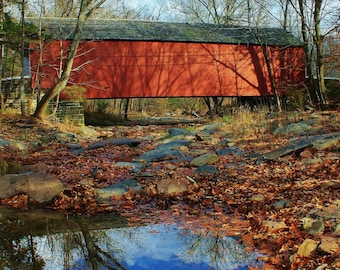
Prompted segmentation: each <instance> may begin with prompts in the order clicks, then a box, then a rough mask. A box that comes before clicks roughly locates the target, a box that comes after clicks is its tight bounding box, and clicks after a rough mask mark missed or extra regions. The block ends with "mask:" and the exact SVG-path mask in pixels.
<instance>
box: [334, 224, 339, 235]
mask: <svg viewBox="0 0 340 270" xmlns="http://www.w3.org/2000/svg"><path fill="white" fill-rule="evenodd" d="M334 235H335V236H340V223H338V224H336V225H335V227H334Z"/></svg>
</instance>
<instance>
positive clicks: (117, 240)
mask: <svg viewBox="0 0 340 270" xmlns="http://www.w3.org/2000/svg"><path fill="white" fill-rule="evenodd" d="M195 229H197V228H195ZM195 232H197V230H195ZM257 255H258V254H255V253H249V252H247V251H245V249H244V247H243V246H242V245H240V244H239V243H238V242H237V239H234V238H231V237H213V236H211V235H210V234H209V233H207V232H206V233H200V234H198V233H193V232H192V231H191V230H190V229H183V228H180V227H179V226H178V225H176V224H168V225H166V224H156V225H143V226H139V227H128V226H127V222H126V220H125V219H124V218H122V217H120V216H119V215H117V214H105V215H98V216H95V217H91V218H84V217H65V216H63V215H61V214H58V213H55V212H47V211H43V210H34V211H30V212H17V211H14V210H9V209H6V208H1V209H0V267H1V269H47V270H54V269H56V270H57V269H58V270H59V269H74V270H75V269H84V270H85V269H117V270H122V269H127V270H144V269H148V270H150V269H151V270H152V269H155V270H156V269H164V270H168V269H176V270H177V269H178V270H190V269H202V270H205V269H211V270H217V269H223V270H228V269H238V270H241V269H242V270H246V269H249V266H250V265H252V266H254V265H256V263H257V262H256V257H257Z"/></svg>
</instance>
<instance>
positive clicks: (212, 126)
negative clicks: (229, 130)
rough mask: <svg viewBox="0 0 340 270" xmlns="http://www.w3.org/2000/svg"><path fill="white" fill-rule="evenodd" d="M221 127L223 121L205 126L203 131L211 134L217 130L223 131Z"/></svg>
mask: <svg viewBox="0 0 340 270" xmlns="http://www.w3.org/2000/svg"><path fill="white" fill-rule="evenodd" d="M221 128H222V124H221V123H215V124H210V125H207V126H205V127H204V129H203V131H204V132H206V133H209V134H213V133H215V132H218V131H221Z"/></svg>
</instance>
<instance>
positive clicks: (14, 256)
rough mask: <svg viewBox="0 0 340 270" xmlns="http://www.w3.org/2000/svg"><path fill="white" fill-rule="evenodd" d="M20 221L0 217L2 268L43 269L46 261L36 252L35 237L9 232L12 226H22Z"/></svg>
mask: <svg viewBox="0 0 340 270" xmlns="http://www.w3.org/2000/svg"><path fill="white" fill-rule="evenodd" d="M19 223H20V222H19V221H17V220H8V219H0V224H1V227H0V269H12V270H17V269H18V270H25V269H34V270H39V269H43V266H44V265H45V263H44V261H43V259H42V258H41V257H40V256H39V255H38V254H36V249H35V243H34V241H33V237H32V236H31V235H27V236H25V237H18V236H17V235H16V234H13V233H10V232H9V230H10V228H13V227H18V226H19V228H20V224H19Z"/></svg>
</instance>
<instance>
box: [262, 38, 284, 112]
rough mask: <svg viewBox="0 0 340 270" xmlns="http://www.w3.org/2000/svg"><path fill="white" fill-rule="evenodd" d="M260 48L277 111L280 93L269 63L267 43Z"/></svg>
mask: <svg viewBox="0 0 340 270" xmlns="http://www.w3.org/2000/svg"><path fill="white" fill-rule="evenodd" d="M261 48H262V51H263V55H264V58H265V62H266V67H267V71H268V76H269V80H270V84H271V86H272V90H273V92H274V97H275V101H276V105H277V109H278V111H279V112H282V106H281V100H280V95H279V93H278V91H277V87H276V82H275V78H274V74H273V70H272V66H271V64H270V55H269V52H268V46H267V44H261Z"/></svg>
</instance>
